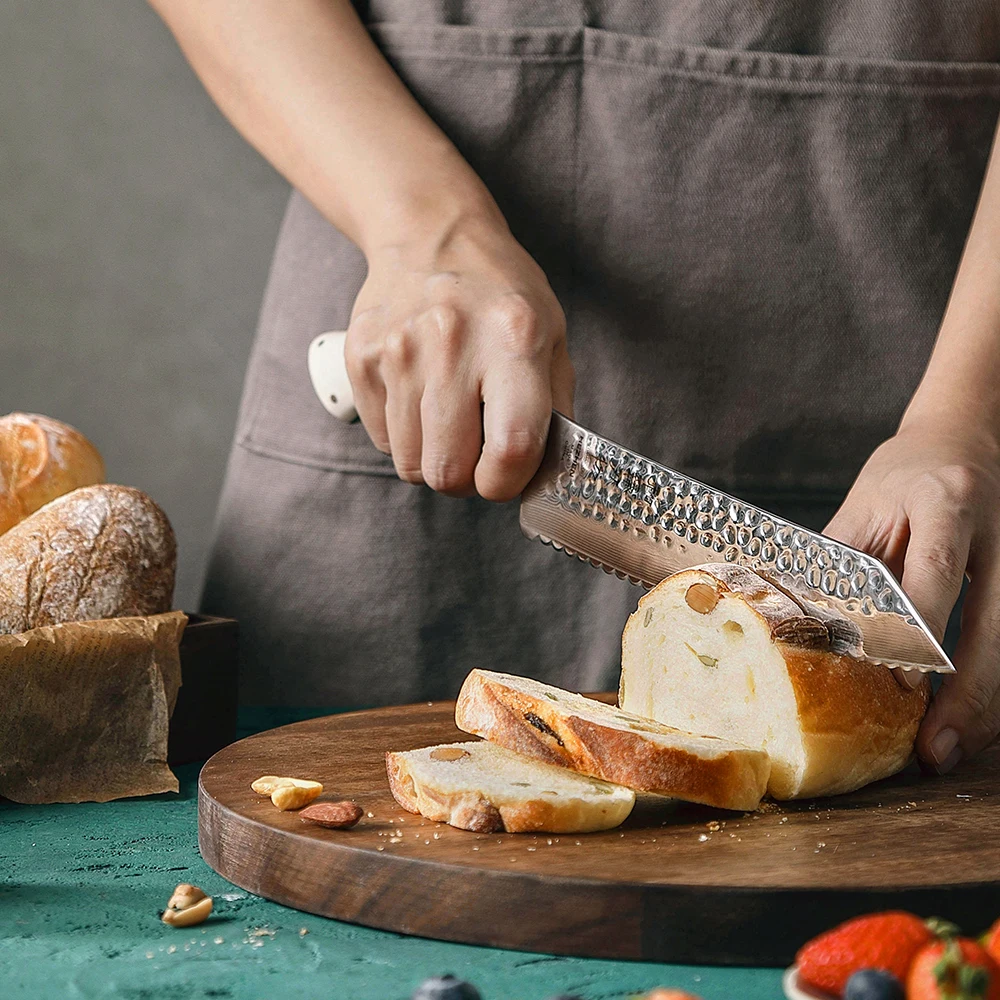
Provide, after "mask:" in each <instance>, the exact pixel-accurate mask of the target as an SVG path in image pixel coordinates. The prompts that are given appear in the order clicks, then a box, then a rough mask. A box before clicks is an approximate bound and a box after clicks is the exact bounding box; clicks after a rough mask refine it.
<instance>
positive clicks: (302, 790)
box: [271, 781, 323, 812]
mask: <svg viewBox="0 0 1000 1000" xmlns="http://www.w3.org/2000/svg"><path fill="white" fill-rule="evenodd" d="M322 794H323V786H322V785H321V784H320V783H319V782H318V781H296V782H295V784H294V785H278V787H277V788H276V789H275V790H274V791H273V792H271V801H272V802H273V803H274V804H275V805H276V806H277V807H278V808H279V809H280V810H282V812H284V811H286V810H288V809H301V808H302V807H303V806H304V805H308V804H309V803H310V802H312V800H313V799H315V798H317V796H319V795H322Z"/></svg>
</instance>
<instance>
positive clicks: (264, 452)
mask: <svg viewBox="0 0 1000 1000" xmlns="http://www.w3.org/2000/svg"><path fill="white" fill-rule="evenodd" d="M236 444H237V445H238V446H239V447H240V448H242V449H243V450H244V451H248V452H250V453H251V454H253V455H259V456H260V457H261V458H269V459H272V460H274V461H277V462H285V463H286V464H288V465H301V466H303V467H305V468H307V469H319V470H320V471H322V472H346V473H350V474H351V475H357V476H381V477H383V478H385V479H392V478H394V477H395V475H396V472H395V470H394V469H391V468H382V467H381V466H378V465H365V464H356V463H353V462H349V461H345V462H329V461H326V460H324V459H318V458H311V457H309V456H307V455H297V454H295V455H293V454H291V453H290V452H283V451H281V450H280V449H278V448H271V447H268V446H266V445H261V444H259V443H258V442H257V441H251V440H250V439H248V438H247V436H246V435H245V434H242V435H240V437H239V438H238V439H237V441H236Z"/></svg>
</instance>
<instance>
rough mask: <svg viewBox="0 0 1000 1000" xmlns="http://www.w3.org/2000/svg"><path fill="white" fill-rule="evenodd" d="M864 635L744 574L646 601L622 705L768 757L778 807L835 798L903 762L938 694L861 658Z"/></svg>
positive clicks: (636, 624)
mask: <svg viewBox="0 0 1000 1000" xmlns="http://www.w3.org/2000/svg"><path fill="white" fill-rule="evenodd" d="M859 651H860V650H859V644H858V634H857V629H856V628H855V627H854V626H853V624H852V623H850V622H848V621H846V620H845V619H842V618H840V617H838V616H836V615H834V614H833V613H832V612H831V611H830V610H828V609H826V608H821V607H818V606H816V605H813V604H811V603H808V602H804V601H800V600H798V599H796V598H794V597H791V596H789V595H788V594H787V593H785V592H784V591H783V590H780V589H779V588H778V587H775V586H774V585H773V584H771V583H769V582H768V581H767V580H765V579H764V578H763V577H761V576H758V575H757V574H756V573H752V572H751V571H749V570H747V569H744V568H742V567H739V566H733V565H729V564H726V563H721V564H717V563H712V564H708V565H705V566H698V567H695V568H694V569H689V570H685V571H683V572H681V573H676V574H674V575H673V576H670V577H667V579H665V580H664V581H663V582H662V583H660V584H659V585H658V586H657V587H655V588H654V589H653V590H651V591H650V592H649V593H648V594H646V595H645V596H644V597H643V598H642V599H641V600H640V601H639V607H638V610H637V611H636V612H635V613H634V614H633V615H632V616H631V618H629V620H628V624H627V625H626V626H625V632H624V635H623V636H622V674H621V688H620V691H619V702H620V703H621V705H622V706H623V707H624V708H625V709H627V710H628V711H630V712H636V713H639V714H641V715H645V716H649V717H650V718H653V719H657V720H658V721H660V722H662V723H665V724H666V725H668V726H678V727H681V728H692V727H693V728H696V729H697V730H698V732H704V733H711V734H712V735H714V736H721V737H724V738H726V739H731V740H739V741H740V742H741V743H745V744H747V745H748V746H753V747H757V748H760V749H763V750H766V751H767V753H768V755H769V756H770V758H771V777H770V781H769V784H768V792H769V793H770V794H771V795H772V796H774V798H777V799H791V798H802V797H809V796H815V795H834V794H837V793H840V792H849V791H853V790H854V789H856V788H860V787H861V786H862V785H865V784H868V782H870V781H875V780H876V779H878V778H884V777H887V776H888V775H890V774H893V773H895V772H896V771H898V770H899V769H900V768H901V767H903V765H904V764H905V763H906V761H907V759H908V758H909V757H910V755H911V753H912V750H913V741H914V738H915V737H916V734H917V729H918V728H919V726H920V720H921V719H922V718H923V715H924V711H925V710H926V707H927V700H928V693H929V685H928V682H927V681H926V679H923V680H922V681H921V682H920V684H919V686H918V687H917V689H916V690H913V691H910V690H906V689H904V688H903V687H902V686H901V685H899V684H898V683H897V682H896V680H895V679H894V678H893V676H892V674H891V673H890V671H889V670H888V669H887V668H886V667H884V666H882V665H881V664H878V663H872V662H871V661H868V660H865V659H863V658H861V657H859V656H858V655H857V654H858V652H859Z"/></svg>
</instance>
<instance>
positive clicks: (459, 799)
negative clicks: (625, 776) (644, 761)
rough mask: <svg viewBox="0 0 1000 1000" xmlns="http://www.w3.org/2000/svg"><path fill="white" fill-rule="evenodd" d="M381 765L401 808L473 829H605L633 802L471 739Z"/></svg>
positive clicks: (605, 785) (625, 794) (389, 758)
mask: <svg viewBox="0 0 1000 1000" xmlns="http://www.w3.org/2000/svg"><path fill="white" fill-rule="evenodd" d="M385 767H386V771H387V772H388V775H389V787H390V789H392V794H393V797H394V798H395V799H396V801H397V802H398V803H399V804H400V805H401V806H402V807H403V808H404V809H407V810H409V811H410V812H414V813H420V815H421V816H426V817H427V818H428V819H432V820H435V821H436V822H439V823H450V824H451V825H452V826H457V827H459V828H460V829H462V830H473V831H475V832H476V833H498V832H504V831H506V832H507V833H531V832H536V833H590V832H593V831H595V830H610V829H611V828H612V827H616V826H618V825H619V824H620V823H621V822H622V821H623V820H624V819H625V818H626V817H627V816H628V814H629V813H630V812H631V811H632V806H633V805H634V804H635V793H634V792H633V791H632V790H631V789H630V788H623V787H622V786H621V785H612V784H610V783H609V782H607V781H596V780H595V779H593V778H585V777H582V776H581V775H579V774H574V773H573V772H572V771H567V770H566V768H564V767H554V766H553V765H551V764H542V763H539V762H538V761H537V760H533V759H531V758H530V757H524V756H522V755H521V754H517V753H513V752H512V751H510V750H505V749H504V748H503V747H499V746H496V744H494V743H486V742H480V741H478V740H477V741H476V742H474V743H451V744H446V745H444V746H437V747H427V748H426V749H424V750H409V751H405V752H400V753H392V752H390V753H387V754H386V755H385Z"/></svg>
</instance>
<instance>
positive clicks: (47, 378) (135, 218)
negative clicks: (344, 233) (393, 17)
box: [0, 0, 287, 610]
mask: <svg viewBox="0 0 1000 1000" xmlns="http://www.w3.org/2000/svg"><path fill="white" fill-rule="evenodd" d="M286 197H287V186H286V185H285V183H284V181H282V180H281V178H279V177H278V175H277V174H276V173H275V172H274V171H273V170H272V169H271V168H270V167H269V166H268V165H267V164H266V163H265V162H264V161H263V160H262V159H261V158H260V157H259V156H258V155H257V154H256V153H255V152H254V151H253V150H251V149H250V148H249V147H248V146H247V145H245V144H244V143H243V141H242V140H241V139H240V137H239V136H238V135H237V134H236V133H235V132H234V131H233V130H232V128H231V127H230V126H229V125H228V124H227V122H226V121H225V119H223V118H222V116H221V115H220V114H219V112H218V111H217V110H216V109H215V107H214V105H212V103H211V101H210V100H209V99H208V97H207V96H206V95H205V94H204V92H203V91H202V90H201V87H200V85H199V84H198V82H197V80H196V79H195V77H194V75H193V74H192V73H191V71H190V70H189V69H188V67H187V65H186V63H185V62H184V60H183V58H182V56H181V54H180V52H179V51H178V49H177V46H176V44H175V43H174V41H173V38H172V36H171V35H170V33H169V32H168V31H167V29H166V28H165V27H164V26H163V24H162V23H161V22H160V20H159V19H158V17H157V16H156V15H155V14H154V13H153V12H152V11H151V10H150V9H149V8H148V7H147V6H146V4H145V3H143V2H142V0H101V2H100V3H85V4H67V3H64V2H60V0H4V2H3V3H0V413H6V412H9V411H10V410H29V411H34V412H40V413H46V414H49V415H51V416H53V417H57V418H59V419H61V420H65V421H67V422H68V423H71V424H73V425H74V426H76V427H78V428H79V429H80V430H82V431H83V432H84V433H85V434H87V435H88V436H89V437H90V438H91V440H93V441H94V443H95V444H96V445H97V446H98V448H100V450H101V452H102V453H103V455H104V458H105V461H106V462H107V466H108V478H109V480H110V481H111V482H120V483H127V484H129V485H133V486H137V487H139V488H140V489H143V490H145V491H146V492H147V493H149V494H150V495H151V496H152V497H153V498H154V499H156V500H157V501H158V502H159V503H160V505H161V506H162V507H163V508H164V509H165V510H166V512H167V514H168V515H169V517H170V519H171V521H172V522H173V525H174V528H175V530H176V532H177V536H178V541H179V546H180V566H179V580H178V593H177V603H178V605H180V606H183V607H185V608H187V609H189V610H191V609H193V608H194V607H195V605H196V602H197V599H198V595H199V592H200V586H201V577H202V572H203V568H204V562H205V558H206V555H207V548H208V545H209V541H210V538H211V532H212V521H213V517H214V513H215V504H216V500H217V497H218V493H219V489H220V487H221V485H222V477H223V474H224V471H225V462H226V455H227V452H228V448H229V442H230V438H231V436H232V433H233V427H234V424H235V419H236V409H237V406H238V403H239V395H240V388H241V383H242V378H243V372H244V368H245V366H246V359H247V355H248V352H249V348H250V343H251V340H252V337H253V331H254V325H255V321H256V314H257V309H258V306H259V304H260V299H261V294H262V292H263V287H264V281H265V279H266V275H267V267H268V263H269V260H270V255H271V250H272V247H273V243H274V239H275V236H276V233H277V228H278V224H279V221H280V216H281V212H282V209H283V206H284V202H285V198H286Z"/></svg>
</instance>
